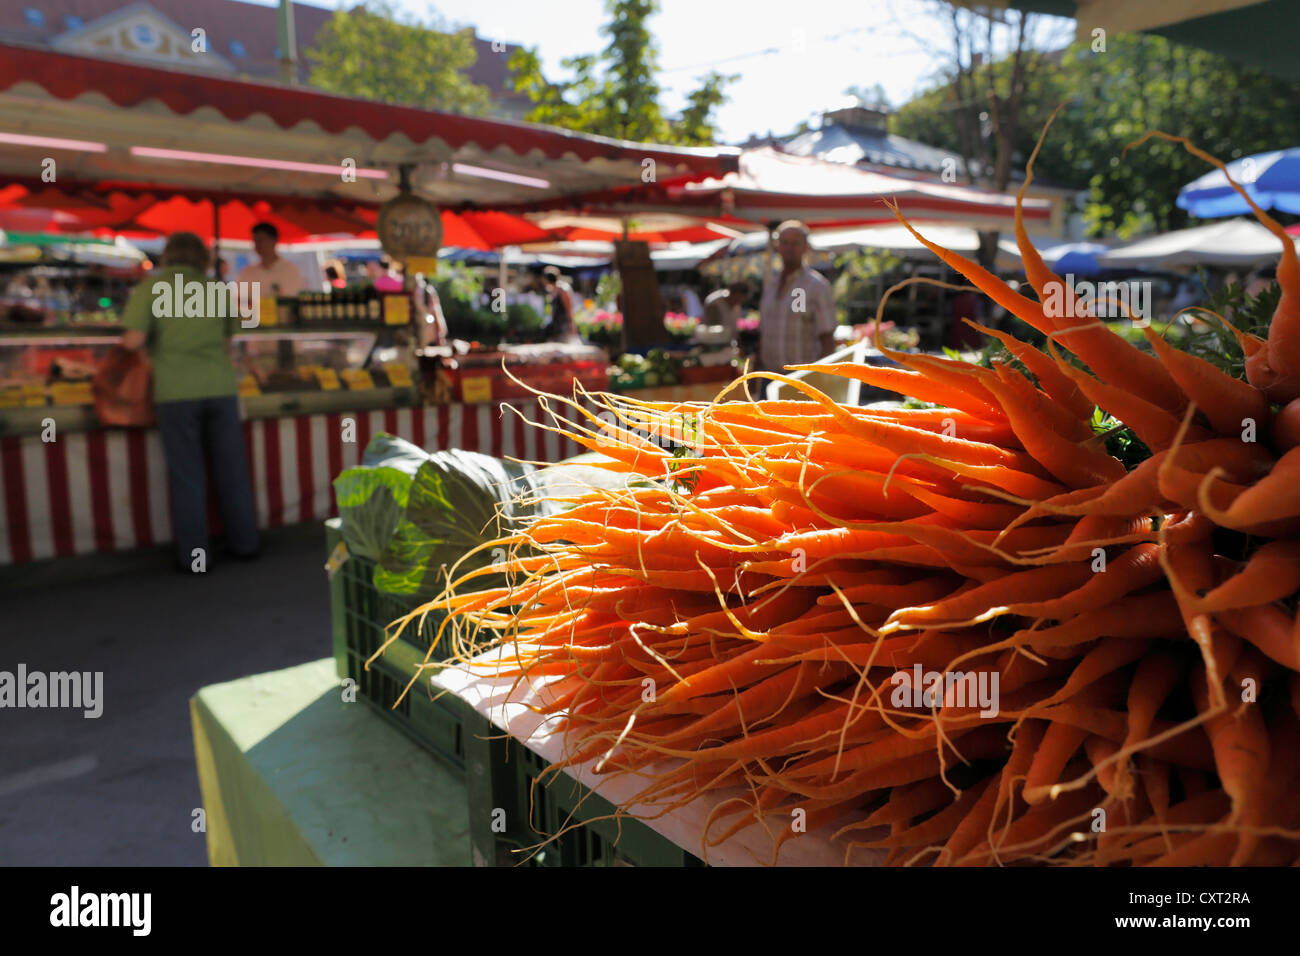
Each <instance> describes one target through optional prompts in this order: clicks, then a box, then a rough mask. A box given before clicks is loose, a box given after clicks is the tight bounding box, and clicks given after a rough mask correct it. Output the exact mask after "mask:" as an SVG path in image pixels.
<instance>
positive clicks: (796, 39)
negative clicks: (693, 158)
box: [319, 0, 1072, 143]
mask: <svg viewBox="0 0 1300 956" xmlns="http://www.w3.org/2000/svg"><path fill="white" fill-rule="evenodd" d="M398 2H399V5H400V6H401V7H402V8H403V9H404V10H406V11H407V12H408V13H411V14H415V15H420V16H422V17H423V16H424V15H425V14H426V13H427V12H428V11H429V10H430V9H432V10H435V11H436V12H437V13H438V14H439V15H441V16H442V17H443V18H445V19H446V20H449V21H451V22H452V23H453V24H455V25H472V26H474V27H476V28H477V29H478V33H479V35H480V36H481V37H484V38H486V39H499V40H504V41H506V42H509V43H519V44H522V45H524V46H530V47H531V46H536V47H538V48H539V50H540V53H541V56H542V62H543V70H544V72H545V74H546V76H547V77H548V78H550V79H562V78H565V76H566V73H565V71H564V70H563V69H562V68H561V67H560V61H561V60H563V59H564V58H565V57H569V56H573V55H576V54H582V53H595V52H598V51H599V50H601V49H602V48H603V47H604V46H605V43H606V40H605V39H604V38H603V37H602V36H601V35H600V33H599V30H600V26H601V24H602V23H603V22H604V20H605V11H604V3H603V0H547V2H545V3H539V2H538V0H436V2H433V3H427V2H425V0H398ZM319 5H320V6H330V7H333V6H337V5H338V4H337V3H329V2H320V3H319ZM345 5H346V6H351V5H352V4H351V3H350V2H349V3H346V4H345ZM933 9H934V6H933V4H932V3H929V2H928V0H856V2H855V0H661V2H660V12H659V13H658V14H656V15H655V16H654V17H653V18H652V19H651V21H650V26H651V30H652V32H653V33H654V35H655V37H656V39H657V41H658V44H659V64H660V67H661V70H662V72H661V75H660V80H661V82H662V83H663V84H664V86H665V95H664V97H663V103H664V106H665V107H666V108H667V109H668V110H669V111H670V112H675V111H677V110H679V109H680V108H681V107H682V106H683V105H684V104H685V96H686V94H687V93H688V92H690V90H692V89H693V88H695V86H696V85H697V84H696V82H695V81H696V79H697V78H698V77H699V76H701V75H703V74H704V73H706V72H708V70H709V69H713V68H716V69H717V70H719V72H722V73H738V74H740V79H739V80H737V81H736V82H735V83H733V84H731V85H730V86H729V87H728V88H727V91H728V94H729V98H728V101H727V102H726V103H725V104H723V106H722V107H721V108H720V109H719V110H718V112H717V119H718V125H719V128H720V130H719V131H720V134H721V139H722V141H723V142H728V143H731V142H737V141H739V140H743V139H745V138H746V137H747V136H748V135H749V134H751V133H766V132H767V131H768V130H769V129H770V130H773V131H774V132H776V133H785V132H789V131H790V130H791V129H792V128H793V127H794V126H796V125H797V124H798V123H799V122H800V121H801V120H804V119H808V118H809V117H811V116H815V115H820V113H821V111H822V110H823V109H825V108H827V107H830V106H832V105H834V104H835V103H836V102H837V101H838V100H841V99H842V98H843V94H844V90H845V89H846V88H847V87H849V86H850V85H855V84H856V85H859V86H862V87H865V88H868V89H869V88H871V87H872V86H873V85H874V84H876V83H880V84H881V85H882V86H883V87H884V89H885V93H886V95H887V96H888V97H889V99H890V102H891V103H892V104H893V105H894V106H898V105H899V104H901V103H902V102H904V101H906V100H907V99H908V98H910V97H911V96H912V95H913V94H914V93H916V92H919V91H920V90H922V89H924V88H925V87H926V86H928V85H929V82H928V81H929V80H930V79H931V78H932V77H933V76H934V74H935V72H936V70H937V69H938V67H939V65H940V63H941V62H942V61H941V59H940V58H939V56H938V55H936V53H935V52H934V48H935V47H936V46H938V47H939V49H941V50H942V49H946V42H947V41H946V36H945V33H944V30H943V25H942V22H941V21H939V20H937V19H935V18H934V16H933ZM426 19H427V18H426ZM1069 23H1070V22H1069V21H1061V20H1055V19H1053V20H1049V21H1045V26H1046V27H1047V29H1048V31H1049V32H1050V33H1051V34H1052V35H1054V36H1056V37H1059V38H1064V39H1068V38H1069V37H1070V36H1071V35H1072V30H1070V29H1068V26H1069ZM1062 27H1067V29H1062ZM1053 28H1054V29H1053ZM1044 35H1046V34H1044Z"/></svg>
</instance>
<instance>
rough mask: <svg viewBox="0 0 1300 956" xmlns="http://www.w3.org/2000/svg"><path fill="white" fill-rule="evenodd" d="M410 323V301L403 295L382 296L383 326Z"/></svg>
mask: <svg viewBox="0 0 1300 956" xmlns="http://www.w3.org/2000/svg"><path fill="white" fill-rule="evenodd" d="M410 321H411V300H410V299H408V298H407V297H406V296H404V295H386V296H384V325H406V324H407V323H408V322H410Z"/></svg>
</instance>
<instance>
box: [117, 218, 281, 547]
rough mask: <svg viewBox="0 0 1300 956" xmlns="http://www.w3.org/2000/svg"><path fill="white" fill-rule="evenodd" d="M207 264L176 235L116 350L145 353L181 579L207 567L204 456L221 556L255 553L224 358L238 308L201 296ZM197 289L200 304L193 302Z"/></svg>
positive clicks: (233, 391)
mask: <svg viewBox="0 0 1300 956" xmlns="http://www.w3.org/2000/svg"><path fill="white" fill-rule="evenodd" d="M208 265H209V256H208V249H207V247H206V246H205V245H204V244H203V240H202V239H200V238H199V237H198V236H196V235H194V234H193V233H190V232H178V233H174V234H173V235H172V236H171V238H169V239H168V240H167V245H166V246H164V248H163V252H162V257H161V261H160V265H159V268H158V269H157V270H155V271H154V272H153V273H151V274H150V276H149V278H148V279H146V280H145V281H144V282H142V283H141V284H140V285H139V286H137V287H136V289H135V290H134V291H133V292H132V293H131V297H130V299H129V300H128V301H127V304H126V308H125V311H124V313H123V316H122V324H123V326H124V327H125V328H126V330H127V331H126V334H125V335H124V336H123V338H122V345H123V346H125V347H126V348H128V349H139V348H143V347H145V346H148V349H149V355H150V358H151V359H152V361H153V381H154V386H153V397H154V407H155V409H156V410H157V415H158V432H159V435H160V437H161V438H162V444H163V453H164V455H165V456H166V459H167V475H168V480H169V483H170V485H171V495H172V530H173V532H174V534H175V541H176V562H177V568H178V569H179V570H181V571H184V572H197V571H202V570H206V568H207V564H208V509H207V500H208V488H207V471H206V468H205V466H204V452H205V451H206V453H207V455H208V457H209V458H211V460H212V474H213V477H214V479H215V481H216V485H217V496H218V498H219V499H220V501H221V521H222V526H223V528H224V529H225V534H226V546H227V548H228V550H229V551H230V552H231V554H232V555H234V556H235V557H239V558H251V557H255V556H256V555H257V551H258V535H257V515H256V512H255V510H254V507H253V489H252V479H251V478H250V476H249V470H248V458H247V455H246V454H245V452H244V430H243V426H242V425H241V424H240V420H239V398H238V387H237V385H236V379H235V367H234V365H233V364H231V361H230V350H229V342H230V336H231V335H232V334H233V332H234V328H235V325H236V323H237V322H238V321H239V315H238V301H239V300H238V299H237V298H235V297H234V296H231V295H229V294H226V295H224V297H223V296H222V295H217V294H213V293H214V292H224V291H226V290H225V289H215V287H212V288H210V287H209V280H208V278H207V275H206V273H207V269H208ZM194 283H198V284H199V285H198V286H196V285H194ZM231 285H233V283H232V284H231ZM200 286H201V288H202V292H203V295H202V299H201V300H200V299H199V298H198V297H197V296H196V295H195V293H197V292H198V291H199V287H200ZM200 301H201V303H202V304H200ZM214 305H216V306H217V307H216V308H213V306H214ZM214 312H215V313H221V314H213V313H214Z"/></svg>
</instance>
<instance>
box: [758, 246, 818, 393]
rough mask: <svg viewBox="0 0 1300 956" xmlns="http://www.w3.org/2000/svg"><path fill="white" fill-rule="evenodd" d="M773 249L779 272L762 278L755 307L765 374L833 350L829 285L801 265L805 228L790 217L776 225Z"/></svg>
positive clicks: (808, 268) (804, 265)
mask: <svg viewBox="0 0 1300 956" xmlns="http://www.w3.org/2000/svg"><path fill="white" fill-rule="evenodd" d="M776 251H777V253H778V254H779V255H780V257H781V270H780V271H779V272H777V271H773V272H772V273H770V274H769V275H768V276H767V277H766V280H765V281H764V283H763V299H762V303H761V304H760V306H759V315H760V320H759V326H758V333H759V360H760V362H761V363H762V366H763V370H764V371H768V372H783V371H785V366H787V365H805V364H807V363H809V362H816V361H817V360H818V359H821V358H824V357H825V356H827V355H829V354H830V353H831V352H832V351H834V349H835V325H836V322H835V296H834V294H833V293H832V291H831V284H830V283H829V282H827V281H826V279H825V278H824V277H823V276H822V275H821V274H820V273H818V272H817V271H816V270H814V269H812V268H811V267H809V266H808V265H806V264H805V263H804V258H805V257H806V256H807V254H808V227H807V226H805V225H804V224H803V223H801V222H797V221H795V220H790V221H788V222H783V223H781V225H780V226H778V227H777V231H776Z"/></svg>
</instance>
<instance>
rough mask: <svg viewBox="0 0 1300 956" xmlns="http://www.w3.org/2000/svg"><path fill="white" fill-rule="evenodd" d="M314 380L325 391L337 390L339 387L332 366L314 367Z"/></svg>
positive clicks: (337, 378)
mask: <svg viewBox="0 0 1300 956" xmlns="http://www.w3.org/2000/svg"><path fill="white" fill-rule="evenodd" d="M316 381H317V382H318V383H319V384H320V387H321V388H322V389H323V390H324V391H327V392H333V391H337V390H338V389H339V387H340V386H339V377H338V375H337V373H335V371H334V369H332V368H318V369H316Z"/></svg>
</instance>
